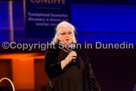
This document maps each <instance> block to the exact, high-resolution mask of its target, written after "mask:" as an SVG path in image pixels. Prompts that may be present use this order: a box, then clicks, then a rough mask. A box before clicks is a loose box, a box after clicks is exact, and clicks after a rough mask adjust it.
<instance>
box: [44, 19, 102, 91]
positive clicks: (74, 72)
mask: <svg viewBox="0 0 136 91" xmlns="http://www.w3.org/2000/svg"><path fill="white" fill-rule="evenodd" d="M51 44H52V46H53V47H51V48H48V50H47V52H46V57H45V72H46V73H47V75H48V77H49V81H48V87H47V88H48V91H90V90H91V91H100V89H99V86H98V84H97V82H96V80H95V76H94V73H93V71H92V69H91V66H90V62H89V59H88V57H87V55H86V54H85V52H84V51H83V50H82V49H79V48H75V49H72V48H71V45H72V44H75V45H76V38H75V28H74V26H73V25H72V24H70V23H68V22H66V21H63V22H61V23H59V24H58V25H57V28H56V34H55V37H54V38H53V40H52V42H51Z"/></svg>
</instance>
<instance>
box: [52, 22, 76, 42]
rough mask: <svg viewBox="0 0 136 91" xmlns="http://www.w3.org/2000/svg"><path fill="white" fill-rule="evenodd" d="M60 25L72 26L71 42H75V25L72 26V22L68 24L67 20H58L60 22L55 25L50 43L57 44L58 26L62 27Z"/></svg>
mask: <svg viewBox="0 0 136 91" xmlns="http://www.w3.org/2000/svg"><path fill="white" fill-rule="evenodd" d="M62 26H70V27H71V28H72V33H73V43H76V42H77V41H76V37H75V32H76V30H75V27H74V26H73V25H72V24H70V23H69V22H66V21H62V22H60V23H59V24H58V25H57V27H56V33H55V36H54V38H53V39H52V41H51V44H57V43H58V42H59V39H58V36H57V33H58V31H59V29H60V27H62Z"/></svg>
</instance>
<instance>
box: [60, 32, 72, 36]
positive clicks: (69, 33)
mask: <svg viewBox="0 0 136 91" xmlns="http://www.w3.org/2000/svg"><path fill="white" fill-rule="evenodd" d="M59 34H60V35H62V36H66V35H67V34H68V35H72V32H68V33H66V32H64V33H59Z"/></svg>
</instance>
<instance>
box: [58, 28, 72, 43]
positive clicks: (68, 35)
mask: <svg viewBox="0 0 136 91" xmlns="http://www.w3.org/2000/svg"><path fill="white" fill-rule="evenodd" d="M58 39H59V40H60V42H62V43H63V44H71V43H72V41H73V30H72V28H71V26H61V27H60V28H59V30H58Z"/></svg>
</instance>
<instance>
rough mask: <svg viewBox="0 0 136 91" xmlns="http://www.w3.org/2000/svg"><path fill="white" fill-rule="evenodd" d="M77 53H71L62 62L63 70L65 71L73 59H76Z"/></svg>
mask: <svg viewBox="0 0 136 91" xmlns="http://www.w3.org/2000/svg"><path fill="white" fill-rule="evenodd" d="M76 57H77V53H76V52H75V51H71V52H70V53H69V54H68V56H67V57H66V58H65V59H64V60H63V61H61V68H62V69H64V67H65V66H66V65H68V64H69V63H70V62H71V61H72V60H73V59H76Z"/></svg>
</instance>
